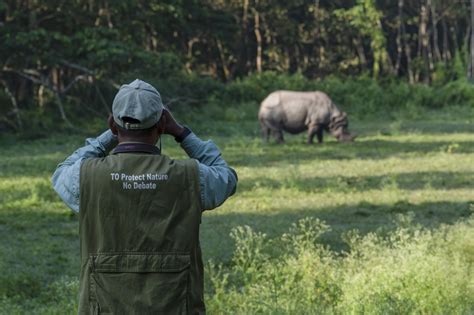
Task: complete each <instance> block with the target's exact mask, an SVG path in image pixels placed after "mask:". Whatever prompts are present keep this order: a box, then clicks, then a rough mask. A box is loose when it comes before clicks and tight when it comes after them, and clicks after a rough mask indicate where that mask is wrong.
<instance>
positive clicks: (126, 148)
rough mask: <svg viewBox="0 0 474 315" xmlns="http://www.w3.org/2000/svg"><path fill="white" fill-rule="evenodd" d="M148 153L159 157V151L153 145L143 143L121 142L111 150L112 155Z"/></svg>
mask: <svg viewBox="0 0 474 315" xmlns="http://www.w3.org/2000/svg"><path fill="white" fill-rule="evenodd" d="M136 152H141V153H148V154H155V155H160V154H161V150H160V149H159V148H157V147H156V146H154V145H151V144H148V143H143V142H122V143H120V144H119V145H118V146H117V147H115V149H114V150H113V152H112V154H118V153H136Z"/></svg>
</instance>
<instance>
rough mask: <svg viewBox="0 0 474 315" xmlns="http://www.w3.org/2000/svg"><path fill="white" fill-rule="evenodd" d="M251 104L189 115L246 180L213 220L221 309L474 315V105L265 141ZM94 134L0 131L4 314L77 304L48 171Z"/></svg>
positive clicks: (72, 219) (208, 227)
mask: <svg viewBox="0 0 474 315" xmlns="http://www.w3.org/2000/svg"><path fill="white" fill-rule="evenodd" d="M240 109H241V110H240V111H239V110H238V109H235V108H234V109H229V110H222V111H219V110H218V109H216V108H214V109H213V108H210V109H209V112H207V113H206V114H203V113H198V114H196V113H188V114H185V113H182V114H181V115H178V116H179V117H180V118H181V119H182V120H184V121H185V122H186V123H187V124H188V125H189V126H191V127H192V128H193V129H194V130H195V131H196V133H197V134H198V135H200V136H202V138H207V137H210V138H212V139H214V140H215V142H216V143H217V144H218V145H219V147H220V148H221V149H222V152H223V156H224V158H225V159H226V160H227V161H228V163H229V164H230V165H231V166H233V167H234V168H235V169H236V170H237V172H238V175H239V185H238V190H237V193H236V195H235V196H233V197H231V198H230V199H229V200H228V201H227V202H226V203H225V204H224V205H223V206H222V207H220V208H218V209H216V210H213V211H210V212H207V213H205V214H204V218H203V222H202V225H201V242H202V249H203V255H204V260H205V261H206V262H207V261H212V263H207V268H206V271H207V273H206V299H207V305H208V308H209V311H210V313H212V314H214V313H242V314H250V313H257V312H259V313H286V314H294V313H393V314H400V313H452V314H464V313H471V312H474V281H473V280H472V279H474V267H473V266H474V221H473V219H472V218H473V213H474V205H473V204H474V190H473V183H474V124H473V118H472V117H474V115H473V112H472V110H468V109H466V108H464V109H463V108H452V109H449V110H448V109H444V110H442V111H433V112H425V113H424V114H423V115H421V114H420V113H419V111H418V110H416V111H415V113H413V112H400V113H391V114H390V116H387V118H380V119H374V120H371V121H368V120H363V119H362V120H361V119H359V120H357V119H352V120H351V127H352V129H353V130H355V131H356V132H357V133H358V134H359V138H358V139H357V141H356V142H355V143H352V144H338V143H336V142H335V141H334V139H332V138H331V137H330V136H326V138H325V140H326V142H325V143H324V144H323V145H313V146H308V145H305V144H304V135H297V136H291V137H289V136H286V143H285V144H284V145H276V144H273V143H271V144H265V145H264V144H262V143H261V140H260V138H259V131H258V126H257V123H256V119H255V116H256V110H257V109H256V105H255V104H244V105H242V107H241V108H240ZM91 134H92V135H93V133H91ZM91 134H89V136H90V135H91ZM83 140H84V136H82V135H71V136H61V135H51V136H50V137H48V138H44V139H37V140H32V141H28V140H24V139H23V140H20V139H19V138H13V137H4V138H3V139H1V140H0V146H1V152H2V154H1V155H0V240H1V241H0V270H2V273H0V313H3V314H73V313H75V312H76V307H77V292H78V274H79V240H78V235H77V233H78V221H77V216H76V215H74V214H73V213H72V212H71V211H70V210H69V209H68V208H67V207H66V206H65V205H64V204H63V203H62V202H61V201H60V200H59V198H58V197H57V196H56V195H55V193H54V191H53V190H52V188H51V185H50V180H49V178H50V176H51V174H52V173H53V171H54V169H55V167H56V165H57V163H58V162H60V161H61V160H62V159H64V158H65V157H66V156H67V155H68V154H70V153H72V152H73V150H74V149H75V148H76V147H78V146H80V145H82V144H83ZM163 150H164V153H166V154H168V155H170V156H172V157H175V158H183V157H184V154H183V152H181V149H179V147H177V146H176V144H175V143H174V141H173V140H171V139H166V141H164V149H163ZM305 218H309V219H305ZM316 219H319V220H320V221H315V220H316ZM301 220H302V221H301ZM297 222H300V223H299V224H300V225H299V226H298V225H297ZM322 222H324V223H322ZM293 224H296V225H295V226H293V228H292V225H293ZM239 226H247V227H245V228H244V227H241V228H238V227H239ZM354 230H357V231H358V232H357V233H355V232H351V231H354ZM357 235H358V236H357Z"/></svg>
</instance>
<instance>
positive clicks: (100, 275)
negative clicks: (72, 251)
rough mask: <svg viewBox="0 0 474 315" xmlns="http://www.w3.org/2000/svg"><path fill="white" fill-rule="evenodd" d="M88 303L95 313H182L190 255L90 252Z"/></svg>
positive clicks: (183, 311)
mask: <svg viewBox="0 0 474 315" xmlns="http://www.w3.org/2000/svg"><path fill="white" fill-rule="evenodd" d="M90 258H91V269H92V270H91V274H90V301H89V302H90V303H91V306H92V304H93V305H97V311H98V313H99V314H186V313H187V311H186V308H187V287H188V278H189V268H190V256H189V255H185V254H174V253H100V254H98V255H95V256H91V257H90Z"/></svg>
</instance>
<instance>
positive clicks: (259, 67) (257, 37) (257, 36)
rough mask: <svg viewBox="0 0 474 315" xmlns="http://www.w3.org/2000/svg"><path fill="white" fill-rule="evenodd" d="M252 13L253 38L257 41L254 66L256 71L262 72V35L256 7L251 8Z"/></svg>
mask: <svg viewBox="0 0 474 315" xmlns="http://www.w3.org/2000/svg"><path fill="white" fill-rule="evenodd" d="M253 14H254V21H255V26H254V32H255V40H256V41H257V55H256V57H255V68H256V70H257V73H261V72H262V35H261V33H260V15H259V13H258V11H257V10H256V9H254V10H253Z"/></svg>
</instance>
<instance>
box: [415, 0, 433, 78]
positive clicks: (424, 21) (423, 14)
mask: <svg viewBox="0 0 474 315" xmlns="http://www.w3.org/2000/svg"><path fill="white" fill-rule="evenodd" d="M430 4H431V0H426V1H423V2H422V4H421V11H420V29H419V48H418V52H419V56H421V57H422V58H423V61H424V67H423V81H424V82H425V83H427V84H429V83H430V76H431V73H430V72H431V58H430V57H431V56H430V53H429V49H428V45H429V36H428V32H427V25H428V9H429V6H430Z"/></svg>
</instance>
